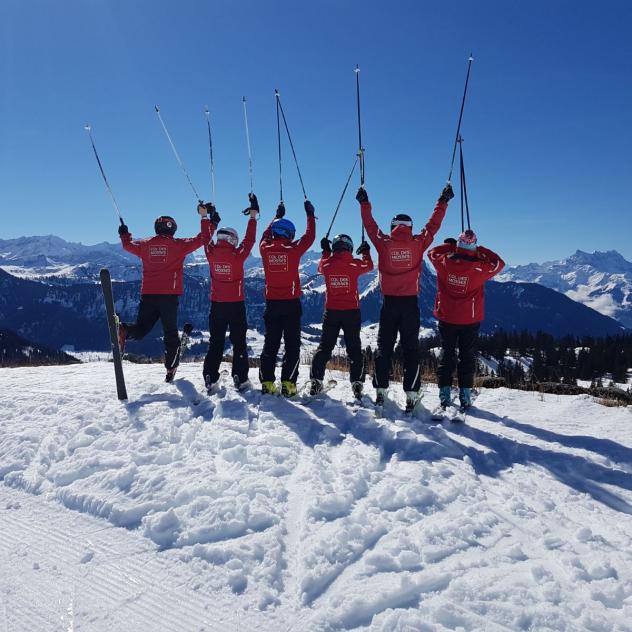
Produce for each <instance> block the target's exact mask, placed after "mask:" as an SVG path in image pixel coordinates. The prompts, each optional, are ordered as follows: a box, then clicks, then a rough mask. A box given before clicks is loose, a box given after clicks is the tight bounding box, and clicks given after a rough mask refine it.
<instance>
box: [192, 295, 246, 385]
mask: <svg viewBox="0 0 632 632" xmlns="http://www.w3.org/2000/svg"><path fill="white" fill-rule="evenodd" d="M227 329H228V330H229V332H230V334H229V335H230V342H231V344H232V345H233V371H232V374H233V376H235V375H236V376H237V377H238V378H239V382H240V383H241V382H245V381H246V380H247V379H248V347H247V346H246V332H247V330H248V322H247V320H246V304H245V303H244V301H235V302H230V303H220V302H217V301H211V310H210V312H209V315H208V330H209V333H210V340H209V343H208V352H207V354H206V358H204V369H203V374H204V379H205V381H206V379H207V377H208V380H209V381H210V382H211V383H213V382H217V380H219V365H220V362H221V361H222V358H223V356H224V346H225V343H226V330H227Z"/></svg>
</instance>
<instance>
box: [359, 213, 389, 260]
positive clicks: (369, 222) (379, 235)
mask: <svg viewBox="0 0 632 632" xmlns="http://www.w3.org/2000/svg"><path fill="white" fill-rule="evenodd" d="M371 209H372V207H371V203H370V202H364V203H363V204H361V205H360V214H361V215H362V224H363V225H364V228H365V229H366V234H367V235H368V236H369V239H370V240H371V241H372V242H373V245H374V246H375V248H376V249H377V251H378V252H379V251H380V249H381V247H382V244H383V243H384V233H383V232H382V231H381V230H380V229H379V228H378V225H377V223H376V221H375V220H374V219H373V214H372V213H371Z"/></svg>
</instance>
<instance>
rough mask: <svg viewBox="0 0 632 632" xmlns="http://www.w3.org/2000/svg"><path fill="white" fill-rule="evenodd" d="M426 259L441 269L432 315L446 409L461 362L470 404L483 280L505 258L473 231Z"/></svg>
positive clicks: (463, 399) (462, 388)
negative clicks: (436, 324)
mask: <svg viewBox="0 0 632 632" xmlns="http://www.w3.org/2000/svg"><path fill="white" fill-rule="evenodd" d="M428 258H429V259H430V262H431V263H432V265H433V266H434V268H435V270H436V271H437V296H436V298H435V307H434V315H435V317H436V318H437V320H438V321H439V334H440V336H441V347H442V353H441V359H440V361H439V368H438V372H437V382H438V384H439V400H440V405H441V407H442V408H444V409H445V408H447V407H448V406H450V405H451V403H452V402H451V397H452V396H451V388H452V374H453V373H454V369H455V367H456V365H457V360H456V349H457V347H458V349H459V361H458V367H457V375H458V382H459V400H460V404H461V407H462V408H464V409H467V408H469V407H470V406H471V405H472V387H473V386H474V372H475V370H476V343H477V340H478V332H479V329H480V327H481V321H482V320H483V319H484V318H485V282H486V281H489V279H491V278H492V277H494V276H495V275H497V274H498V273H499V272H500V271H501V270H502V269H503V268H504V266H505V262H504V261H503V260H502V259H501V258H500V257H499V256H498V255H497V254H496V253H495V252H492V251H491V250H489V249H488V248H484V247H483V246H478V245H477V239H476V234H475V233H474V231H472V230H466V231H465V232H463V233H462V234H461V235H460V236H459V239H458V242H456V241H455V240H453V239H450V240H446V243H444V244H442V245H441V246H437V247H436V248H433V249H432V250H431V251H430V252H429V253H428Z"/></svg>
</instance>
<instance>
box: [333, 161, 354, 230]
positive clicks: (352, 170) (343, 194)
mask: <svg viewBox="0 0 632 632" xmlns="http://www.w3.org/2000/svg"><path fill="white" fill-rule="evenodd" d="M357 164H358V157H357V156H356V159H355V162H354V163H353V167H352V168H351V172H350V173H349V177H348V178H347V182H346V184H345V188H344V189H343V190H342V195H341V196H340V199H339V200H338V204H337V206H336V210H335V211H334V216H333V217H332V218H331V223H330V224H329V228H328V229H327V234H326V235H325V239H329V233H331V229H332V228H333V225H334V222H335V221H336V215H338V210H339V209H340V205H341V204H342V200H343V198H344V196H345V193H346V192H347V187H348V186H349V182H351V176H352V175H353V172H354V171H355V168H356V165H357Z"/></svg>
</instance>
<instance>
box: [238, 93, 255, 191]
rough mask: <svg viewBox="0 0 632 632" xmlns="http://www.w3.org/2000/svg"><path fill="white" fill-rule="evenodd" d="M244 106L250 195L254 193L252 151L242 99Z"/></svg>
mask: <svg viewBox="0 0 632 632" xmlns="http://www.w3.org/2000/svg"><path fill="white" fill-rule="evenodd" d="M241 100H242V103H243V105H244V123H245V124H246V145H247V146H248V172H249V174H250V193H253V192H254V187H255V184H254V177H253V175H252V173H253V171H252V149H251V148H250V130H249V129H248V110H247V108H246V97H242V99H241Z"/></svg>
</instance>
